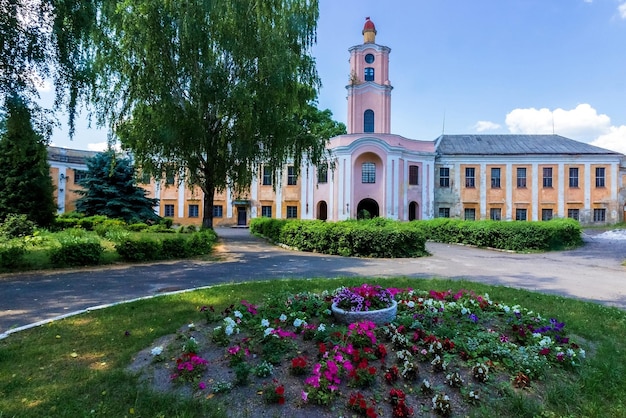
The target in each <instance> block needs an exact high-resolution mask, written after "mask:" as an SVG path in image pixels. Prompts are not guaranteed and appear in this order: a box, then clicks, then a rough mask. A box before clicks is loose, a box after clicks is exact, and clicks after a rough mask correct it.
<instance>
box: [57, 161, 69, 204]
mask: <svg viewBox="0 0 626 418" xmlns="http://www.w3.org/2000/svg"><path fill="white" fill-rule="evenodd" d="M58 169H59V178H58V183H57V184H58V185H59V189H58V191H57V213H59V214H61V213H65V193H66V191H65V189H66V188H67V167H65V166H59V167H58Z"/></svg>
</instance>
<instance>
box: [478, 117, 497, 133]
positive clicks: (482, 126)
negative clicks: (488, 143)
mask: <svg viewBox="0 0 626 418" xmlns="http://www.w3.org/2000/svg"><path fill="white" fill-rule="evenodd" d="M499 128H500V125H498V124H497V123H494V122H491V121H488V120H479V121H478V122H476V125H474V130H475V131H476V132H485V131H493V130H496V129H499Z"/></svg>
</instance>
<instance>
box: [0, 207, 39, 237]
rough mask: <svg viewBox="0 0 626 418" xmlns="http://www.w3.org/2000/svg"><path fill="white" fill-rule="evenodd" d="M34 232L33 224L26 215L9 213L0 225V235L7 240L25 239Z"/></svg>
mask: <svg viewBox="0 0 626 418" xmlns="http://www.w3.org/2000/svg"><path fill="white" fill-rule="evenodd" d="M33 232H35V223H34V222H33V221H31V220H29V219H28V218H27V217H26V215H18V214H16V213H9V214H8V215H7V217H6V218H5V219H4V222H2V224H0V235H2V236H5V237H7V238H17V237H25V236H27V235H32V234H33Z"/></svg>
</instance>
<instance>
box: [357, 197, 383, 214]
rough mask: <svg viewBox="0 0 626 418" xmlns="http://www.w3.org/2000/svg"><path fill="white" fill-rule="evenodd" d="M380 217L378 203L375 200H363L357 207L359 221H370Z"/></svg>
mask: <svg viewBox="0 0 626 418" xmlns="http://www.w3.org/2000/svg"><path fill="white" fill-rule="evenodd" d="M378 216H380V213H379V209H378V203H376V201H375V200H374V199H369V198H367V199H363V200H361V201H360V202H359V204H358V206H357V207H356V218H357V219H370V218H375V217H378Z"/></svg>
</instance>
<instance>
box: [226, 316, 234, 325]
mask: <svg viewBox="0 0 626 418" xmlns="http://www.w3.org/2000/svg"><path fill="white" fill-rule="evenodd" d="M224 322H225V323H226V325H227V326H231V327H235V326H237V323H236V322H235V320H234V319H233V318H231V317H229V316H227V317H226V318H224Z"/></svg>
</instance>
